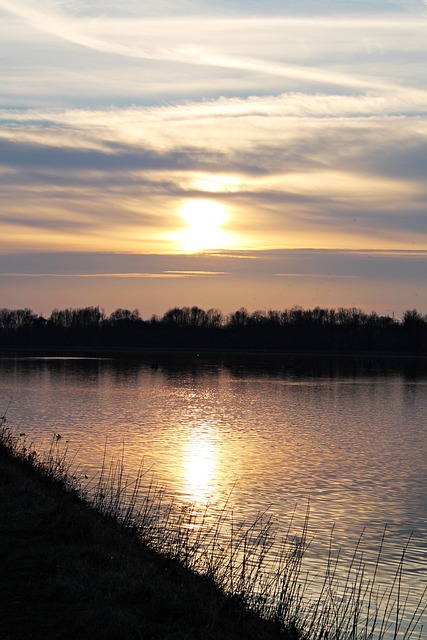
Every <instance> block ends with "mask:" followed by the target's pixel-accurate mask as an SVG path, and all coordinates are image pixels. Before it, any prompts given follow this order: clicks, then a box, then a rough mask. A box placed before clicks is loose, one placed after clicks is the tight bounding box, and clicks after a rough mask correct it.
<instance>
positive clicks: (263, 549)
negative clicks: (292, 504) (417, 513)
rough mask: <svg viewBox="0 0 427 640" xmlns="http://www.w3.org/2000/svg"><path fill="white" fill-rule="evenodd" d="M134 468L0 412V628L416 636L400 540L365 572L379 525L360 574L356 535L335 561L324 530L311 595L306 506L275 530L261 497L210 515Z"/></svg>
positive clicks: (90, 634)
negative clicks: (85, 464)
mask: <svg viewBox="0 0 427 640" xmlns="http://www.w3.org/2000/svg"><path fill="white" fill-rule="evenodd" d="M146 480H147V478H146V474H145V472H144V470H143V468H141V470H140V472H139V473H138V474H137V477H135V478H129V477H127V475H126V473H125V461H124V455H122V456H121V457H120V458H119V459H118V460H111V461H109V460H108V459H107V456H106V455H105V458H104V462H103V465H102V470H101V473H100V474H98V475H97V476H96V477H94V478H89V477H87V474H84V473H83V472H82V471H81V470H79V468H78V465H77V463H76V461H75V459H74V458H73V456H72V455H70V453H69V451H68V449H67V443H66V442H65V443H64V442H63V440H62V438H61V435H60V434H55V435H54V436H53V439H52V442H51V444H50V446H49V447H48V449H47V451H44V452H39V451H37V450H36V449H35V447H34V445H33V444H32V443H31V441H30V439H29V438H28V436H27V435H26V434H25V433H23V432H20V433H18V431H16V430H15V429H13V428H11V427H10V425H9V424H8V421H7V417H6V416H3V417H0V494H1V501H0V504H1V512H2V513H1V520H0V522H1V524H0V541H1V545H0V547H1V549H2V551H1V553H2V566H3V571H2V576H1V578H0V598H1V603H2V605H1V607H2V617H1V621H0V634H1V637H2V638H4V639H5V640H6V639H7V640H14V639H15V638H23V637H26V638H34V639H39V638H40V639H41V638H43V639H44V640H49V639H50V638H52V640H56V639H59V638H61V639H62V638H63V639H65V638H70V639H71V638H77V637H78V638H82V639H86V638H88V639H89V638H95V637H96V638H100V639H104V638H105V639H106V640H113V639H120V638H126V639H128V640H132V639H138V638H153V640H154V639H163V640H172V638H173V639H177V640H180V639H189V640H190V639H191V640H192V639H193V638H194V639H196V638H206V639H209V638H211V639H212V640H216V639H218V640H220V639H221V640H222V639H224V640H227V639H230V640H232V639H233V640H234V639H235V638H236V639H237V638H244V639H249V640H250V639H251V638H253V639H260V640H262V639H264V638H271V639H274V638H282V639H284V640H409V639H410V638H412V640H421V638H422V628H420V621H421V620H422V617H423V614H424V612H425V609H426V602H425V596H426V593H425V592H424V593H423V594H422V595H421V597H420V599H419V601H418V605H417V606H416V607H415V609H412V610H411V611H409V609H408V595H407V594H405V592H404V590H403V575H404V559H405V553H406V548H403V551H402V556H401V559H400V561H398V563H397V566H396V570H395V574H394V577H393V579H392V580H391V582H390V583H389V584H386V585H384V584H382V583H381V581H380V580H379V579H378V576H379V568H380V564H381V558H382V556H381V554H382V548H383V544H384V540H385V532H384V537H383V542H382V544H381V545H380V548H379V550H378V554H377V557H376V560H375V562H374V573H373V575H372V573H371V574H370V577H369V576H368V573H367V572H366V570H365V569H366V566H365V561H364V558H363V553H362V550H361V543H362V537H361V540H360V541H359V544H358V545H357V547H356V549H355V550H354V553H353V556H352V558H351V560H350V562H349V564H348V566H347V567H346V568H345V569H344V571H343V570H342V567H341V566H340V564H339V554H335V553H334V551H333V545H332V543H331V546H330V553H329V555H328V557H327V558H325V563H324V573H323V575H322V578H321V588H320V590H318V592H317V595H316V596H314V597H313V596H309V595H308V594H309V592H310V582H311V578H310V576H309V575H308V574H307V573H306V572H305V570H304V566H303V560H304V557H305V554H306V551H307V548H308V547H309V544H310V540H309V508H307V513H306V518H305V521H304V524H303V526H302V529H301V530H300V531H299V533H298V535H297V536H295V535H294V533H293V526H292V518H291V521H290V523H289V528H288V530H287V532H285V534H284V535H283V536H282V537H280V536H279V533H278V531H277V528H276V527H275V525H274V523H273V520H272V518H271V517H270V516H269V514H268V511H267V512H266V513H263V514H260V515H259V516H258V518H256V520H255V521H254V522H252V523H250V524H246V525H243V524H242V523H239V524H237V523H235V522H234V521H233V514H232V513H231V512H230V510H229V509H228V508H227V505H224V508H223V509H222V511H221V512H220V513H218V514H217V515H216V518H215V519H214V524H212V518H210V517H209V518H208V513H207V509H208V508H209V506H207V507H206V509H202V510H200V508H198V507H197V506H196V505H194V504H188V505H183V504H180V503H179V502H178V501H177V500H175V499H174V498H173V497H170V496H168V495H167V494H166V492H165V491H164V490H163V489H161V488H159V487H157V486H156V485H155V484H154V483H151V482H149V483H148V484H147V482H146Z"/></svg>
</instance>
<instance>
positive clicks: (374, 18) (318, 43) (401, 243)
mask: <svg viewBox="0 0 427 640" xmlns="http://www.w3.org/2000/svg"><path fill="white" fill-rule="evenodd" d="M0 52H1V54H0V70H1V84H0V87H1V90H0V180H1V191H0V307H10V308H21V307H24V306H25V307H30V308H32V309H33V310H34V311H35V312H37V313H43V314H49V313H50V311H51V310H52V309H53V308H54V307H58V308H64V307H69V306H73V307H81V306H86V305H96V306H97V305H99V306H100V307H102V308H104V309H105V310H106V312H107V313H109V312H111V311H112V310H114V309H115V308H117V307H127V308H131V309H133V308H139V309H140V312H141V315H142V316H143V317H149V316H150V315H151V314H153V313H157V314H162V313H163V312H164V311H166V310H167V309H168V308H170V307H172V306H175V305H177V306H184V305H189V306H192V305H198V306H201V307H203V308H205V309H207V308H210V307H218V308H220V309H222V310H223V311H224V312H228V311H232V310H234V309H237V308H239V307H241V306H246V307H247V308H248V309H249V310H255V309H265V308H274V309H283V308H287V307H292V306H294V305H302V306H303V307H314V306H317V305H320V306H328V307H338V306H345V307H353V306H356V307H361V308H363V309H365V310H367V311H371V310H376V311H378V312H380V313H389V314H391V313H395V314H396V316H400V315H401V313H402V311H404V310H405V309H411V308H414V307H415V308H417V309H418V310H419V311H421V312H423V313H427V286H426V282H427V1H424V2H423V1H421V0H369V1H366V2H364V1H363V0H331V1H329V0H312V1H311V2H308V1H305V0H298V1H297V0H287V1H285V0H281V1H279V0H263V1H262V2H261V1H260V0H259V1H258V2H255V1H253V0H227V1H226V0H216V1H215V2H213V1H211V0H198V1H197V2H195V1H193V0H176V1H174V2H169V1H162V0H156V1H155V2H154V1H152V0H145V1H144V2H142V1H141V0H138V1H137V0H123V1H121V2H119V1H113V0H102V2H101V1H100V0H91V1H89V0H0Z"/></svg>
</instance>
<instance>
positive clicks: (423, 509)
mask: <svg viewBox="0 0 427 640" xmlns="http://www.w3.org/2000/svg"><path fill="white" fill-rule="evenodd" d="M6 409H7V417H8V421H9V422H10V423H11V424H14V425H16V428H17V429H18V430H19V431H21V432H23V431H25V432H26V433H27V434H30V437H31V439H32V440H34V442H35V444H36V448H37V449H43V448H45V449H46V448H47V447H48V446H49V443H50V441H51V439H52V436H53V434H54V433H59V434H61V436H62V438H61V439H62V441H68V448H69V451H70V452H71V454H72V455H73V456H75V461H76V463H78V464H79V468H80V471H81V472H82V473H85V474H86V475H89V476H90V477H93V475H94V474H96V473H97V472H98V471H99V469H100V467H101V464H102V459H103V455H104V452H105V449H106V450H107V455H108V456H115V457H119V456H120V455H121V451H122V450H124V455H125V465H126V471H127V473H128V474H129V475H130V476H132V474H136V473H137V469H138V467H139V465H140V463H141V461H142V460H143V464H144V469H145V470H146V473H147V477H148V476H149V477H150V478H151V477H153V478H154V481H155V483H156V484H159V485H162V486H163V487H164V488H165V490H166V491H167V492H168V493H170V494H173V495H175V496H176V499H177V501H179V502H180V503H182V504H184V505H185V504H187V503H192V504H196V505H201V506H203V505H204V504H206V502H207V501H209V504H210V505H211V506H210V509H211V512H212V513H215V512H216V511H218V510H220V509H221V508H222V505H224V503H225V502H226V501H227V508H228V509H230V510H232V512H233V514H234V515H233V517H234V518H236V521H238V522H243V521H245V522H246V521H247V522H250V521H251V520H252V519H254V518H255V517H256V515H257V514H258V513H259V512H260V511H263V510H265V509H266V508H267V507H268V513H269V514H270V515H271V517H272V518H273V520H274V523H275V526H276V527H277V528H278V531H279V532H281V531H286V529H287V527H288V523H289V521H290V518H291V517H292V513H293V512H294V510H295V516H294V525H293V526H295V528H296V529H297V530H298V527H300V526H301V525H302V522H303V520H304V517H305V513H306V510H307V505H308V503H310V518H309V538H310V546H309V549H308V550H307V554H306V555H307V559H306V562H307V565H308V570H309V571H310V572H312V573H313V575H316V571H321V565H323V564H324V563H325V562H326V558H327V555H328V547H329V541H330V536H331V530H332V527H333V541H334V542H333V544H334V548H335V547H336V548H342V556H343V561H344V564H345V562H346V558H347V559H348V558H349V557H350V556H351V555H352V553H353V552H354V549H355V547H356V545H357V543H358V538H359V536H360V534H361V533H362V531H363V537H362V542H361V548H363V553H364V557H365V560H366V562H367V566H368V569H367V571H368V572H369V571H370V570H371V571H373V567H374V565H375V554H376V552H377V551H378V548H379V545H380V541H381V537H382V534H383V530H384V527H385V525H387V535H386V544H385V547H384V552H383V560H382V563H381V570H380V578H381V579H383V580H385V581H387V580H390V577H391V576H392V575H393V574H394V572H395V570H396V566H397V563H398V561H399V558H400V555H401V553H402V549H403V547H404V546H405V544H406V542H407V540H408V538H409V536H412V537H411V540H410V542H409V545H408V549H407V552H406V559H405V572H404V584H405V586H406V587H407V588H410V589H411V591H412V595H411V596H410V598H409V600H410V605H409V609H410V607H411V606H412V603H414V602H415V600H416V598H417V597H419V595H420V594H421V592H422V590H423V588H425V586H426V584H427V542H426V541H427V473H426V469H427V464H426V462H427V362H426V361H423V360H418V361H417V360H414V361H411V360H404V359H402V360H398V359H396V360H394V361H389V360H386V359H379V360H375V359H373V358H369V359H363V358H341V359H332V358H327V357H323V358H322V357H318V358H316V359H310V358H283V359H275V360H268V359H265V360H262V359H261V358H258V359H256V360H251V359H250V358H246V359H240V360H236V359H232V358H229V359H227V358H225V357H224V358H219V357H218V358H216V359H213V358H211V359H209V358H203V357H195V358H193V359H187V360H186V359H178V358H175V359H173V360H167V359H166V358H164V359H160V360H159V361H158V362H155V363H153V362H151V361H132V360H115V359H97V358H93V359H87V358H86V359H85V358H2V359H0V414H2V413H4V412H5V411H6ZM347 562H348V560H347ZM313 584H314V587H313V588H314V589H315V588H316V586H315V585H316V579H313ZM426 623H427V620H426V619H425V616H424V625H425V626H426Z"/></svg>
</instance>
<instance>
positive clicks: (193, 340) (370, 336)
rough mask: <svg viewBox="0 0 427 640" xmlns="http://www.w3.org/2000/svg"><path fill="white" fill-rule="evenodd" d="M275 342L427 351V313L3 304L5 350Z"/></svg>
mask: <svg viewBox="0 0 427 640" xmlns="http://www.w3.org/2000/svg"><path fill="white" fill-rule="evenodd" d="M15 346H16V347H33V346H34V347H64V348H66V347H91V348H96V347H99V348H101V347H107V348H111V347H113V348H122V347H123V348H129V347H130V348H136V349H144V348H150V349H153V348H186V349H202V348H204V349H236V350H248V349H249V350H250V349H254V350H257V349H268V350H280V351H327V352H355V351H356V352H362V351H363V352H365V351H366V352H409V353H417V354H426V353H427V315H423V314H421V313H419V312H418V311H417V310H416V309H411V310H408V311H405V313H404V314H403V316H402V319H401V320H397V319H395V318H394V317H390V316H388V315H379V314H378V313H376V312H374V311H372V312H371V313H366V312H364V311H362V310H361V309H356V308H338V309H329V308H321V307H315V308H313V309H303V308H302V307H298V306H295V307H292V308H290V309H285V310H282V311H277V310H272V309H270V310H267V311H264V310H262V311H253V312H249V311H248V310H247V309H245V308H240V309H238V310H236V311H234V312H232V313H230V314H228V315H224V314H223V313H222V312H221V311H220V310H219V309H208V310H207V311H205V310H204V309H201V308H200V307H197V306H193V307H173V308H171V309H169V310H168V311H166V313H164V314H163V316H152V317H151V318H149V319H145V320H144V319H143V318H142V317H141V315H140V313H139V311H138V309H134V310H132V311H131V310H129V309H122V308H119V309H116V310H115V311H113V312H112V313H111V314H110V315H106V314H105V312H104V311H103V310H102V309H100V307H93V306H91V307H83V308H76V309H74V308H67V309H62V310H60V309H54V310H53V311H52V313H51V314H50V316H49V317H47V318H45V317H43V316H42V315H39V314H36V313H34V312H33V311H32V310H31V309H5V308H3V309H0V349H1V348H8V347H15Z"/></svg>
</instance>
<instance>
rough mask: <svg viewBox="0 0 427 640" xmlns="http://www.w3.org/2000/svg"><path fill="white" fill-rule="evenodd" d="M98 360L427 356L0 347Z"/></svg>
mask: <svg viewBox="0 0 427 640" xmlns="http://www.w3.org/2000/svg"><path fill="white" fill-rule="evenodd" d="M4 357H25V358H55V357H56V358H96V359H98V358H99V359H102V358H106V359H132V360H144V359H150V360H153V359H159V360H165V359H174V358H190V359H193V358H194V359H196V358H227V357H231V358H241V359H247V358H256V359H261V358H265V359H268V360H278V359H280V358H292V359H293V358H338V359H342V358H350V359H353V358H362V359H368V358H373V359H378V360H386V359H398V360H427V354H425V353H421V354H416V353H413V352H399V351H387V352H384V351H313V350H307V351H302V350H294V351H289V350H287V351H281V350H273V349H224V348H219V349H197V348H194V349H190V348H184V347H176V348H171V347H165V348H154V347H153V348H151V347H138V348H132V347H93V348H92V347H86V346H85V347H78V346H70V347H49V346H44V347H43V346H37V347H28V346H25V347H18V346H13V347H4V346H2V347H0V358H4Z"/></svg>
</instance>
